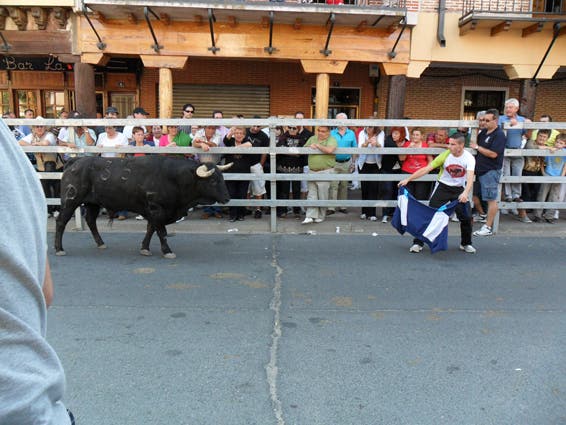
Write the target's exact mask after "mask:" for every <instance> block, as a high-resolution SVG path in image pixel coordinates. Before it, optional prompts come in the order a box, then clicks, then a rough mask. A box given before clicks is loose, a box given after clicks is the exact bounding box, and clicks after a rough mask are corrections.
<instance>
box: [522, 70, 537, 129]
mask: <svg viewBox="0 0 566 425" xmlns="http://www.w3.org/2000/svg"><path fill="white" fill-rule="evenodd" d="M536 100H537V87H536V86H535V85H534V83H533V82H532V81H531V80H530V79H525V80H523V81H522V83H521V96H520V101H519V103H520V105H519V106H520V107H519V111H520V113H521V115H523V116H524V117H526V118H529V119H530V120H534V119H535V105H536Z"/></svg>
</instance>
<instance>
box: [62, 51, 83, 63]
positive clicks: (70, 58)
mask: <svg viewBox="0 0 566 425" xmlns="http://www.w3.org/2000/svg"><path fill="white" fill-rule="evenodd" d="M56 56H57V59H59V62H63V63H79V62H80V61H81V56H80V55H73V54H64V53H63V54H60V55H56Z"/></svg>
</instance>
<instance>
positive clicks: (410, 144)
mask: <svg viewBox="0 0 566 425" xmlns="http://www.w3.org/2000/svg"><path fill="white" fill-rule="evenodd" d="M403 147H404V148H428V143H427V142H426V141H425V140H423V132H422V130H421V129H420V128H414V129H413V130H412V131H411V140H410V141H407V142H405V143H404V144H403ZM399 159H400V160H401V161H403V165H402V166H401V173H402V174H413V173H414V172H415V171H417V170H420V169H421V168H424V167H426V166H427V165H428V163H429V162H430V161H432V155H427V154H424V153H418V154H409V155H399ZM406 187H407V190H408V191H409V192H410V193H411V194H412V195H413V196H414V197H415V198H417V199H420V200H425V199H428V197H429V195H430V182H423V181H411V182H410V183H409V184H408V185H407V186H406Z"/></svg>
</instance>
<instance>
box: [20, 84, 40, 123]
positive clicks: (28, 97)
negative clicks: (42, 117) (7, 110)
mask: <svg viewBox="0 0 566 425" xmlns="http://www.w3.org/2000/svg"><path fill="white" fill-rule="evenodd" d="M16 102H17V105H16V107H17V111H15V114H16V115H17V116H18V117H20V118H24V115H25V111H26V109H31V110H32V111H33V113H34V114H35V115H39V114H41V109H40V108H39V103H38V98H37V92H36V91H35V90H16Z"/></svg>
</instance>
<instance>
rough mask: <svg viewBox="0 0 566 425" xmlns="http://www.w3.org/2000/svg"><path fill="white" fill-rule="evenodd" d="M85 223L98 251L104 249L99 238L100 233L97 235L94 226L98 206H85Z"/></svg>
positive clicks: (104, 245)
mask: <svg viewBox="0 0 566 425" xmlns="http://www.w3.org/2000/svg"><path fill="white" fill-rule="evenodd" d="M85 210H86V214H85V221H86V224H87V225H88V228H89V229H90V233H91V234H92V237H93V239H94V242H95V243H96V246H97V247H98V248H100V249H106V244H105V243H104V241H103V240H102V238H101V237H100V233H98V227H97V226H96V219H97V217H98V213H99V212H100V205H96V204H85Z"/></svg>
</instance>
